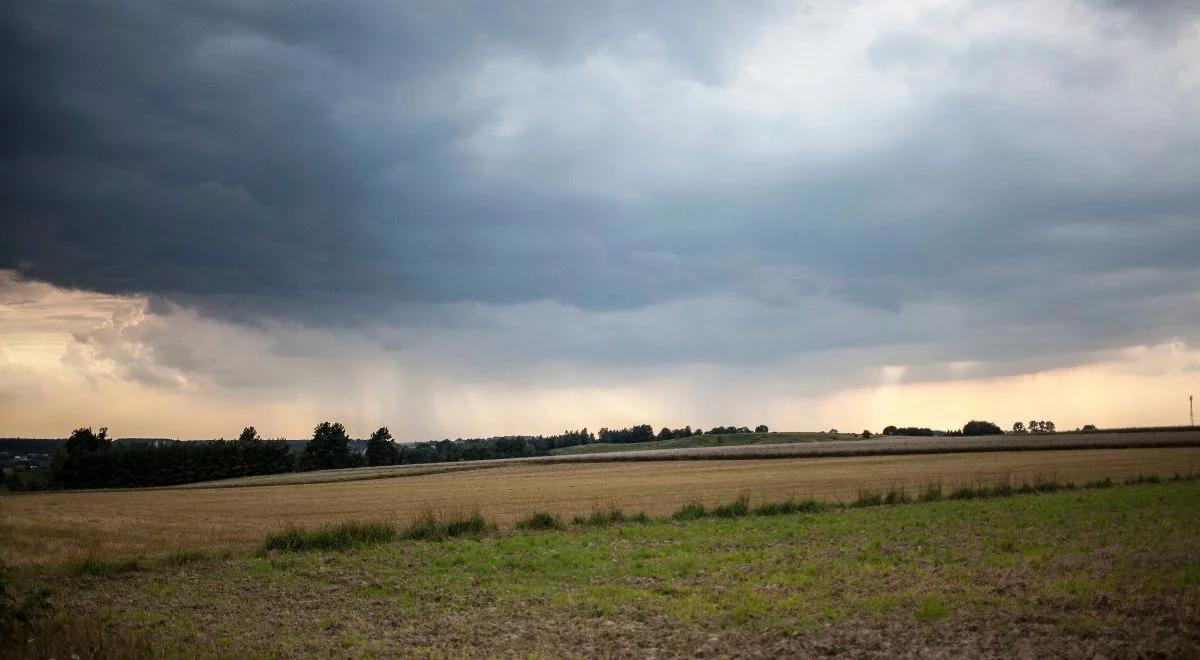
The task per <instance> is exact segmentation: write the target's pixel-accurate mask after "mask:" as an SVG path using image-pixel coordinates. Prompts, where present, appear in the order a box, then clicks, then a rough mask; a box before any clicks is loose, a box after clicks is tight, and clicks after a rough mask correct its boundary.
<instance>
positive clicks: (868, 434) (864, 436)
mask: <svg viewBox="0 0 1200 660" xmlns="http://www.w3.org/2000/svg"><path fill="white" fill-rule="evenodd" d="M862 437H863V438H869V437H871V432H870V431H867V430H865V429H864V430H863V432H862Z"/></svg>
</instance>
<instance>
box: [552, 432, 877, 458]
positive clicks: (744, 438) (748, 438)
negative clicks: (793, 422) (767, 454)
mask: <svg viewBox="0 0 1200 660" xmlns="http://www.w3.org/2000/svg"><path fill="white" fill-rule="evenodd" d="M853 438H854V436H853V435H851V434H847V433H793V432H783V433H731V434H714V435H693V436H688V437H686V438H672V439H670V440H655V441H653V442H629V443H620V444H614V443H597V444H591V445H578V446H575V447H563V448H562V449H555V450H554V451H552V452H550V453H551V454H553V455H555V456H576V455H579V454H603V453H606V452H613V451H637V450H644V449H687V448H691V447H726V446H747V445H773V444H791V443H795V442H819V441H822V440H850V439H853Z"/></svg>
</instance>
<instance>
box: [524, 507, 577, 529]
mask: <svg viewBox="0 0 1200 660" xmlns="http://www.w3.org/2000/svg"><path fill="white" fill-rule="evenodd" d="M516 527H517V529H528V530H550V529H564V528H565V525H563V522H562V519H561V518H559V517H558V516H556V515H554V514H553V513H550V512H549V511H539V512H537V513H535V514H533V515H531V516H529V517H528V518H522V519H521V520H518V521H517V525H516Z"/></svg>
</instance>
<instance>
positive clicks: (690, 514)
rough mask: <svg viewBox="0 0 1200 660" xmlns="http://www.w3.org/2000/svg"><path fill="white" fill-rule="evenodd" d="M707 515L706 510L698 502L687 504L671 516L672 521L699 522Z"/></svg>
mask: <svg viewBox="0 0 1200 660" xmlns="http://www.w3.org/2000/svg"><path fill="white" fill-rule="evenodd" d="M707 515H708V509H707V508H706V507H705V506H704V505H703V504H701V503H699V502H688V503H687V504H684V505H683V506H681V507H679V510H677V511H676V512H675V513H672V514H671V518H672V519H673V520H699V519H700V518H703V517H704V516H707Z"/></svg>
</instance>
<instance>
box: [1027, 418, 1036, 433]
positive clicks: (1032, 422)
mask: <svg viewBox="0 0 1200 660" xmlns="http://www.w3.org/2000/svg"><path fill="white" fill-rule="evenodd" d="M1037 430H1038V423H1037V420H1036V419H1031V420H1029V432H1030V433H1034V432H1036V431H1037Z"/></svg>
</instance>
